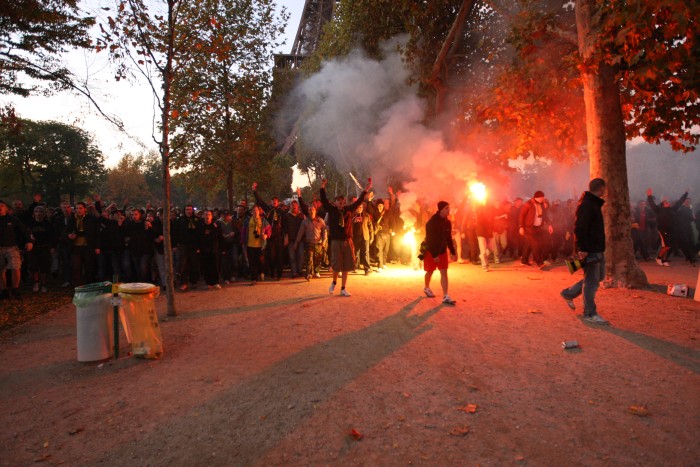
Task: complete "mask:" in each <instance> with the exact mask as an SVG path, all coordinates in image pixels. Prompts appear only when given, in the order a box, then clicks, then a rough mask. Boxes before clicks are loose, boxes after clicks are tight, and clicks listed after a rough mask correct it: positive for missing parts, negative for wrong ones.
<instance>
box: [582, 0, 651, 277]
mask: <svg viewBox="0 0 700 467" xmlns="http://www.w3.org/2000/svg"><path fill="white" fill-rule="evenodd" d="M594 9H595V0H577V2H576V28H577V31H578V46H579V52H580V54H581V57H582V58H583V66H582V71H581V79H582V81H583V98H584V102H585V105H586V132H587V136H588V157H589V159H590V172H591V178H596V177H600V178H602V179H604V180H605V181H606V182H607V187H608V194H607V197H606V203H605V205H604V207H603V215H604V218H605V242H606V247H607V248H606V274H605V282H604V285H605V286H606V287H633V288H637V287H647V286H648V285H649V282H648V281H647V277H646V275H645V274H644V271H642V270H641V268H640V267H639V265H638V264H637V260H636V259H635V257H634V248H633V246H632V228H631V217H630V198H629V186H628V182H627V160H626V155H625V127H624V121H623V118H622V108H621V105H620V88H619V85H618V83H617V80H616V78H615V70H614V69H613V68H612V67H611V66H610V65H607V64H606V63H603V62H600V61H595V60H592V59H591V57H592V56H593V53H594V51H595V47H596V45H595V36H596V33H595V31H594V26H593V13H594Z"/></svg>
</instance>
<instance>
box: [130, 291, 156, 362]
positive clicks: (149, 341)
mask: <svg viewBox="0 0 700 467" xmlns="http://www.w3.org/2000/svg"><path fill="white" fill-rule="evenodd" d="M159 293H160V288H159V287H158V286H157V285H153V284H146V283H141V282H135V283H129V284H119V296H120V297H121V299H122V300H121V302H122V304H121V307H120V310H119V312H120V313H119V317H120V319H121V322H122V326H123V327H124V333H125V334H126V340H127V341H128V342H129V343H130V344H131V353H132V354H133V355H134V356H135V357H141V358H159V357H160V356H161V354H162V353H163V337H162V336H161V333H160V325H159V324H158V314H157V313H156V308H155V304H154V302H153V301H154V299H155V298H156V297H157V296H158V295H159Z"/></svg>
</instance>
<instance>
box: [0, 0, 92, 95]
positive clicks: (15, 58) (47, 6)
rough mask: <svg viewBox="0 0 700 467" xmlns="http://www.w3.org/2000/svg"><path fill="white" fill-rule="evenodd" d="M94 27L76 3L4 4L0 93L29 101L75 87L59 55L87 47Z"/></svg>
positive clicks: (20, 0) (35, 0)
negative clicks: (39, 95)
mask: <svg viewBox="0 0 700 467" xmlns="http://www.w3.org/2000/svg"><path fill="white" fill-rule="evenodd" d="M94 23H95V20H94V18H92V17H90V16H86V15H85V14H84V13H83V12H82V11H81V9H80V8H79V6H78V1H77V0H16V1H7V0H4V1H3V2H2V4H1V5H0V94H18V95H21V96H28V95H30V94H32V93H35V92H40V91H41V92H50V91H54V90H62V89H67V88H71V87H74V77H73V76H72V74H71V72H70V71H69V70H68V69H67V68H66V67H65V64H64V63H63V61H62V57H61V54H62V53H63V52H65V51H66V50H69V49H71V48H87V47H90V44H91V41H90V36H89V29H90V27H92V25H93V24H94ZM27 78H29V79H27Z"/></svg>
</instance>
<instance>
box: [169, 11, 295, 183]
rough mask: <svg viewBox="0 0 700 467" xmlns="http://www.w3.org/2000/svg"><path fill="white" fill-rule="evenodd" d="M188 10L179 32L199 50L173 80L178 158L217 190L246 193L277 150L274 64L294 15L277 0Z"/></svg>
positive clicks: (175, 141) (174, 142)
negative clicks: (272, 111)
mask: <svg viewBox="0 0 700 467" xmlns="http://www.w3.org/2000/svg"><path fill="white" fill-rule="evenodd" d="M183 13H184V14H186V16H187V17H188V18H189V21H187V22H183V23H182V24H181V27H180V30H179V31H178V32H179V34H181V35H183V36H187V37H188V38H189V40H190V41H191V43H192V44H193V46H194V48H195V49H196V50H197V51H198V53H195V54H191V55H189V56H188V57H186V59H184V60H181V62H180V65H179V67H178V68H177V71H176V73H175V74H174V79H173V82H172V84H173V87H172V98H173V108H172V112H171V122H172V128H173V131H174V138H173V148H174V149H175V150H176V155H175V157H174V160H173V162H174V163H175V165H176V166H177V167H180V168H183V169H185V170H187V171H192V172H196V173H193V174H192V176H193V177H197V178H198V179H203V180H201V182H202V183H204V184H205V186H208V187H210V188H211V189H213V190H215V187H217V186H219V187H220V186H221V185H223V186H224V187H225V186H226V185H227V184H231V186H232V189H233V191H236V192H240V190H241V188H242V187H243V185H249V184H250V183H252V180H246V179H247V178H248V177H247V175H248V174H250V173H251V171H253V167H255V166H260V164H261V163H262V164H263V165H265V161H267V160H269V159H271V158H272V156H273V154H274V151H273V150H272V140H271V135H270V131H269V126H268V125H267V122H268V121H269V111H268V109H267V106H268V103H269V99H270V96H271V93H272V70H271V67H270V64H271V63H272V52H273V49H274V48H276V47H277V46H278V45H279V43H278V40H279V39H278V38H279V34H280V31H281V30H282V29H283V24H284V21H286V19H287V18H288V15H287V14H286V13H285V12H284V10H282V13H281V15H278V14H277V6H276V4H275V3H274V2H273V1H271V0H255V1H249V0H206V1H202V2H199V3H197V4H192V5H188V6H183ZM231 196H232V194H231Z"/></svg>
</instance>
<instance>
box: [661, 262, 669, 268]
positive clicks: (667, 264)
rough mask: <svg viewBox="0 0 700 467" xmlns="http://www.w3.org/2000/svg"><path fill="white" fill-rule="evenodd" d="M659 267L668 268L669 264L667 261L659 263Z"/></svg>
mask: <svg viewBox="0 0 700 467" xmlns="http://www.w3.org/2000/svg"><path fill="white" fill-rule="evenodd" d="M661 265H662V266H666V267H669V266H670V265H671V264H670V263H669V262H668V261H664V262H663V263H661Z"/></svg>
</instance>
